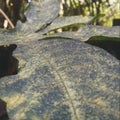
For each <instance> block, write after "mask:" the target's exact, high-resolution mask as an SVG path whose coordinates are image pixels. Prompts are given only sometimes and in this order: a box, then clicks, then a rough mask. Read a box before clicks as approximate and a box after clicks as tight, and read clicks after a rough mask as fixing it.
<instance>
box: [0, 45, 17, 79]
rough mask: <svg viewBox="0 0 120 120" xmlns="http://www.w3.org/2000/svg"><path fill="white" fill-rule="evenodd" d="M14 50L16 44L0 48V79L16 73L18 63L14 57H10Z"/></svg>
mask: <svg viewBox="0 0 120 120" xmlns="http://www.w3.org/2000/svg"><path fill="white" fill-rule="evenodd" d="M16 48H17V45H16V44H10V45H8V46H4V45H2V46H0V78H1V77H4V76H7V75H15V74H17V73H18V64H19V61H18V60H17V59H16V58H15V57H14V56H12V54H13V51H14V50H15V49H16Z"/></svg>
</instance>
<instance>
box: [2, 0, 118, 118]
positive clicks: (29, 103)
mask: <svg viewBox="0 0 120 120" xmlns="http://www.w3.org/2000/svg"><path fill="white" fill-rule="evenodd" d="M58 12H59V1H58V0H40V1H38V2H35V1H32V5H31V7H30V9H29V10H28V11H27V13H26V14H27V18H28V21H27V22H26V23H25V24H21V23H18V25H17V28H16V30H13V31H8V30H1V31H0V45H5V44H11V43H14V44H17V46H18V47H17V49H16V50H15V52H14V56H15V57H16V58H17V59H18V60H19V73H18V74H17V75H12V76H6V77H3V78H1V79H0V98H1V99H3V100H5V101H6V102H7V110H8V114H9V117H10V119H12V120H118V119H119V80H120V77H119V70H120V66H119V60H117V59H116V58H114V57H113V56H112V55H110V54H109V53H107V52H106V51H104V50H102V49H100V48H96V47H91V46H90V45H87V44H85V43H83V42H81V41H80V40H86V39H88V38H89V37H91V36H92V35H104V34H106V35H110V36H116V37H117V36H119V35H118V29H119V28H118V27H110V28H107V27H97V26H85V27H83V28H82V29H80V31H78V32H63V33H58V34H54V36H55V37H56V36H57V35H58V37H59V38H54V39H53V38H52V39H50V38H49V39H48V40H43V38H46V37H50V36H48V35H43V34H44V33H47V32H49V31H50V30H53V29H56V28H59V27H62V26H66V25H71V24H74V23H81V22H82V23H83V21H81V20H80V19H81V18H80V19H78V20H76V21H73V20H71V18H68V20H67V19H66V18H57V19H56V20H54V19H55V18H56V17H57V15H58ZM38 13H39V14H38ZM60 19H61V21H59V20H60ZM72 19H73V18H72ZM83 19H84V18H83ZM84 20H85V19H84ZM89 20H91V18H90V19H87V20H86V21H89ZM52 21H53V24H52V23H51V22H52ZM49 23H51V25H49ZM61 23H62V24H63V25H61ZM46 25H48V27H47V26H46ZM42 26H46V28H45V29H44V30H43V31H40V32H38V33H35V31H36V30H38V29H40V28H41V27H42ZM54 36H52V37H54ZM62 37H63V38H64V39H63V38H62ZM65 37H66V38H71V39H65ZM78 38H79V39H78ZM39 39H42V40H41V41H38V40H39ZM74 39H78V40H74Z"/></svg>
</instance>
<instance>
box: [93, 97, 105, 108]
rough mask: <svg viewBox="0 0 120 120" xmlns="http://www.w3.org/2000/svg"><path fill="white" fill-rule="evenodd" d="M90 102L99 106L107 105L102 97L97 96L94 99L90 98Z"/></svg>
mask: <svg viewBox="0 0 120 120" xmlns="http://www.w3.org/2000/svg"><path fill="white" fill-rule="evenodd" d="M92 103H94V104H97V105H98V106H100V107H105V106H107V104H106V102H105V101H103V100H102V98H97V99H95V100H92Z"/></svg>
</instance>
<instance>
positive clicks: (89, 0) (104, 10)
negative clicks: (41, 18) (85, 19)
mask: <svg viewBox="0 0 120 120" xmlns="http://www.w3.org/2000/svg"><path fill="white" fill-rule="evenodd" d="M59 15H60V16H72V15H80V16H95V19H94V20H93V22H92V23H91V24H93V25H101V26H112V24H113V19H120V4H119V0H61V10H60V13H59Z"/></svg>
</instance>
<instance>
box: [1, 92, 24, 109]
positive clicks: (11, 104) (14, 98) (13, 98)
mask: <svg viewBox="0 0 120 120" xmlns="http://www.w3.org/2000/svg"><path fill="white" fill-rule="evenodd" d="M3 99H4V100H5V101H6V102H7V106H8V108H12V109H14V108H15V107H16V106H18V105H20V104H21V103H23V102H24V101H25V99H26V98H25V97H24V96H23V95H21V94H19V93H12V95H10V96H7V97H5V98H3Z"/></svg>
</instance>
